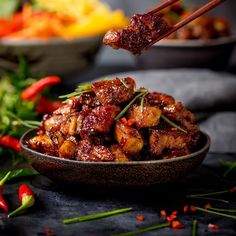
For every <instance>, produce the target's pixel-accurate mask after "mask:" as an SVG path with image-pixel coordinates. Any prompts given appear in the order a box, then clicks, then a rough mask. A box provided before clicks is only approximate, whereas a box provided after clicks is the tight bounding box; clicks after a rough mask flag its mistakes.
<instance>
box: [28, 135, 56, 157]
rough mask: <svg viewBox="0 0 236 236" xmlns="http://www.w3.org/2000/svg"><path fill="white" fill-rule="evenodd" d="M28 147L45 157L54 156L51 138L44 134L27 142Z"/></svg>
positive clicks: (54, 148)
mask: <svg viewBox="0 0 236 236" xmlns="http://www.w3.org/2000/svg"><path fill="white" fill-rule="evenodd" d="M29 147H30V148H32V149H34V150H36V151H38V152H41V153H44V154H47V155H55V154H56V151H55V150H56V147H55V146H54V143H53V141H52V140H51V138H50V137H49V136H48V135H46V134H43V135H38V136H35V137H33V138H31V139H30V140H29Z"/></svg>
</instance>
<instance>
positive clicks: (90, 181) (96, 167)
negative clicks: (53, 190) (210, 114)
mask: <svg viewBox="0 0 236 236" xmlns="http://www.w3.org/2000/svg"><path fill="white" fill-rule="evenodd" d="M35 135H36V130H30V131H28V132H26V133H25V134H24V135H23V136H22V138H21V140H20V144H21V147H22V149H23V155H24V156H25V158H26V159H27V160H28V161H29V163H30V164H31V165H32V166H33V168H34V169H35V170H37V171H38V172H39V173H40V174H42V175H45V176H46V177H48V178H49V179H51V180H52V181H54V182H57V183H63V184H82V185H98V186H137V187H138V186H150V185H154V184H158V183H166V182H171V181H174V180H176V179H178V178H180V177H182V176H185V175H187V174H188V173H190V172H191V171H192V170H193V169H194V168H196V167H197V166H198V165H199V164H200V163H201V162H202V161H203V159H204V158H205V156H206V155H207V152H208V150H209V146H210V138H209V136H208V135H207V134H205V133H203V132H201V138H200V140H199V143H198V145H197V147H196V151H195V152H194V153H192V154H189V155H186V156H181V157H176V158H173V159H166V160H154V161H131V162H85V161H76V160H68V159H64V158H59V157H55V156H49V155H45V154H42V153H39V152H36V151H34V150H32V149H29V148H28V147H27V146H26V145H25V143H26V141H27V140H29V139H30V138H31V137H33V136H35Z"/></svg>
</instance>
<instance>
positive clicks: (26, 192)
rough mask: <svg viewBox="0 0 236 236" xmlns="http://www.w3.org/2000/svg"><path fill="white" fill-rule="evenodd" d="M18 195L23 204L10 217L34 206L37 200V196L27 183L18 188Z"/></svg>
mask: <svg viewBox="0 0 236 236" xmlns="http://www.w3.org/2000/svg"><path fill="white" fill-rule="evenodd" d="M18 197H19V200H20V202H21V206H20V207H18V208H17V209H16V210H14V211H13V212H11V213H10V214H9V215H8V217H9V218H10V217H12V216H16V215H18V214H20V213H22V211H24V210H26V209H27V208H29V207H32V206H33V205H34V202H35V197H34V193H33V191H32V190H31V189H30V188H29V187H28V186H27V185H26V184H22V185H21V186H20V187H19V189H18Z"/></svg>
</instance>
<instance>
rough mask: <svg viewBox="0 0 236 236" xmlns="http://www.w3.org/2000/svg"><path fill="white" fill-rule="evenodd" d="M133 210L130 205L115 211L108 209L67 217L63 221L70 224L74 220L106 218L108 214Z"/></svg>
mask: <svg viewBox="0 0 236 236" xmlns="http://www.w3.org/2000/svg"><path fill="white" fill-rule="evenodd" d="M131 210H132V208H130V207H129V208H122V209H118V210H114V211H107V212H102V213H97V214H92V215H86V216H80V217H75V218H71V219H65V220H63V223H64V224H70V223H74V222H81V221H88V220H96V219H100V218H104V217H108V216H112V215H117V214H121V213H125V212H128V211H131Z"/></svg>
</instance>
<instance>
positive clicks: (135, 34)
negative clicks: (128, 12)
mask: <svg viewBox="0 0 236 236" xmlns="http://www.w3.org/2000/svg"><path fill="white" fill-rule="evenodd" d="M168 29H170V26H169V25H168V23H167V22H166V21H165V20H164V19H162V18H161V17H159V16H156V15H153V14H150V13H147V14H135V15H133V16H132V18H131V20H130V24H129V25H128V26H126V27H125V28H124V29H112V30H109V31H108V32H107V33H106V34H105V36H104V38H103V43H104V44H105V45H109V46H111V47H112V48H113V49H119V48H123V49H126V50H128V51H130V52H132V53H133V54H141V52H142V50H143V49H144V48H145V47H146V46H147V45H149V44H150V43H152V42H154V41H155V39H157V38H158V37H159V36H160V35H162V34H163V33H165V32H166V31H167V30H168Z"/></svg>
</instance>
